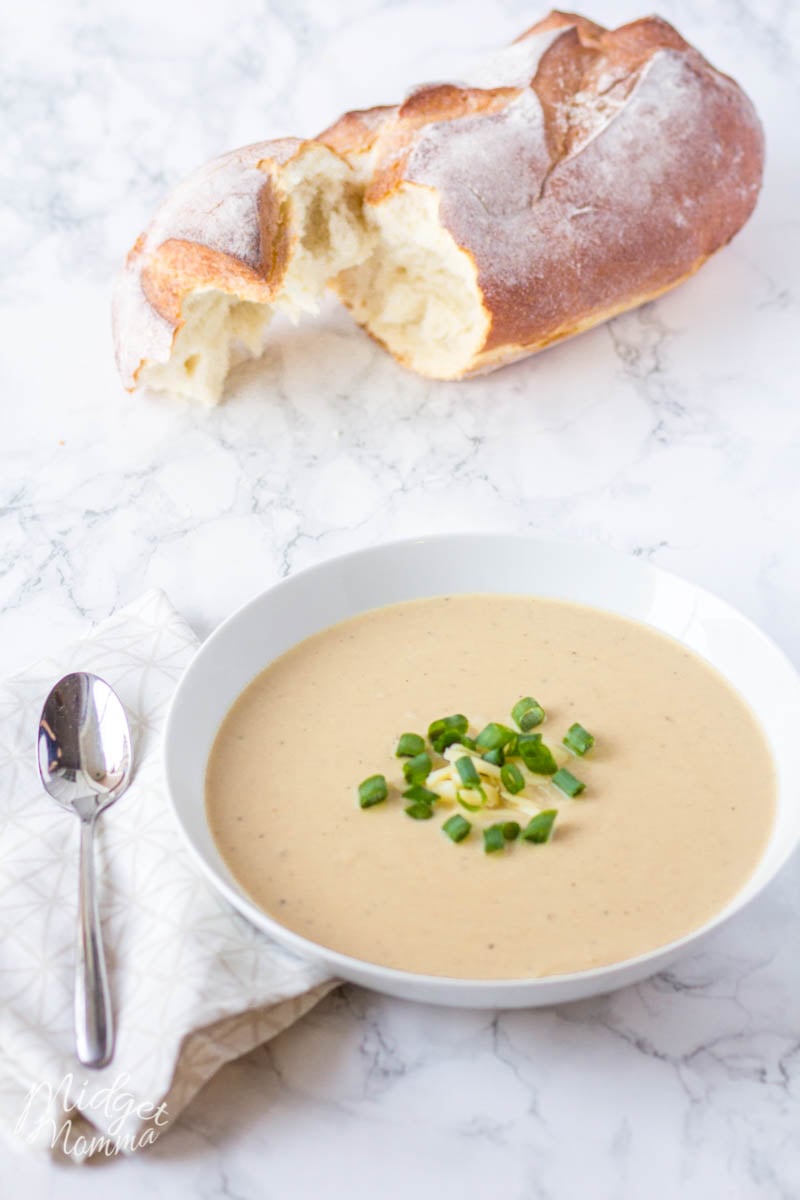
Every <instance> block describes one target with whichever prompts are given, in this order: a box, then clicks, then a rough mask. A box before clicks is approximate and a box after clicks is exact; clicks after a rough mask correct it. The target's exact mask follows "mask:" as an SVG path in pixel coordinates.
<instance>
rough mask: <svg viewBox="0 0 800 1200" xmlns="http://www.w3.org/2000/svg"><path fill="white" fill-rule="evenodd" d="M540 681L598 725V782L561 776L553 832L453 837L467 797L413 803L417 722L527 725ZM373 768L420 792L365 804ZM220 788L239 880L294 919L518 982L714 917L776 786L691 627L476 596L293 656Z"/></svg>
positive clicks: (396, 613)
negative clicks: (695, 649) (570, 792)
mask: <svg viewBox="0 0 800 1200" xmlns="http://www.w3.org/2000/svg"><path fill="white" fill-rule="evenodd" d="M523 696H533V697H535V698H537V699H538V700H539V701H540V702H541V704H542V705H543V706H544V708H545V709H546V711H547V718H546V721H545V723H544V724H543V725H542V726H541V727H540V732H541V733H542V735H543V738H544V740H545V742H546V743H548V744H552V745H556V744H558V743H560V739H561V737H562V736H563V733H564V732H565V730H566V729H567V728H568V727H569V726H570V725H572V723H573V722H580V723H581V724H582V725H584V726H585V727H586V728H587V729H589V730H591V732H592V733H593V734H594V736H595V739H596V744H595V746H594V748H593V749H592V751H591V752H590V753H589V754H587V755H586V756H585V757H584V758H580V759H575V760H574V763H571V764H570V769H571V770H572V771H573V772H574V773H575V774H576V775H579V776H580V778H581V779H582V780H583V782H585V784H586V790H585V792H584V793H583V794H582V795H581V796H580V797H579V798H576V799H569V798H568V797H566V796H565V795H563V794H562V793H560V792H558V791H557V789H556V788H554V787H552V786H550V787H549V789H548V790H549V792H551V793H552V795H549V797H548V806H549V807H555V808H557V809H558V817H557V820H556V825H555V829H554V833H553V837H552V840H551V841H550V842H549V843H547V844H546V845H529V844H523V843H522V842H519V841H518V842H514V843H513V844H510V845H509V846H508V848H507V849H506V850H504V851H503V852H501V853H496V854H486V853H484V851H483V846H482V844H481V840H480V836H479V835H477V836H476V831H473V833H472V834H471V835H470V836H469V837H468V838H467V840H465V841H464V842H461V843H459V844H454V843H453V842H452V841H451V840H450V839H449V838H448V837H447V836H446V835H445V834H444V833H443V832H442V829H441V826H442V823H443V821H444V820H445V819H446V818H447V817H448V816H450V815H451V814H452V812H453V811H455V810H454V809H452V808H448V809H447V810H445V809H444V808H442V810H441V811H439V807H438V805H437V811H436V813H435V816H434V818H433V819H432V820H422V821H418V820H412V819H410V818H409V817H407V816H406V815H405V813H404V811H403V806H404V804H405V803H406V801H403V800H402V799H401V798H400V790H401V788H402V786H404V785H403V784H402V760H399V759H397V758H396V757H395V756H394V749H395V745H396V743H397V739H398V736H399V735H400V734H401V733H403V732H406V731H417V732H419V733H421V734H422V735H423V736H424V735H425V733H426V731H427V729H428V725H429V724H430V722H431V721H432V720H434V719H435V718H438V717H442V716H444V715H446V714H450V713H464V714H466V715H467V716H469V718H470V723H471V727H472V728H473V729H480V728H481V726H482V725H483V724H484V723H486V722H487V721H496V720H499V721H510V716H509V713H510V709H511V706H512V705H513V704H514V703H515V702H516V701H517V700H518V699H519V698H520V697H523ZM575 764H576V765H575ZM374 773H383V774H385V776H386V778H387V780H388V781H389V782H390V784H392V783H396V782H397V781H399V782H400V785H401V787H400V788H396V787H394V788H392V791H391V794H390V796H389V799H387V800H386V801H385V802H384V803H382V804H379V805H377V806H375V807H372V808H369V809H361V808H359V807H358V801H357V789H358V785H359V783H360V782H361V781H362V780H363V779H364V778H365V777H366V776H369V775H372V774H374ZM206 803H207V812H208V820H209V823H210V826H211V829H212V831H213V835H214V838H215V840H216V843H217V846H218V847H219V850H220V853H221V854H222V856H223V858H224V859H225V861H226V863H227V864H228V866H229V868H230V870H231V871H232V873H233V875H234V876H235V877H236V879H237V880H238V881H239V882H240V884H241V885H242V887H243V888H244V889H245V891H246V892H247V893H248V894H249V895H250V896H251V897H252V899H253V900H254V901H255V902H256V904H258V905H259V907H261V908H262V909H264V911H265V912H267V913H270V914H271V915H272V916H274V917H275V918H276V919H277V920H278V921H280V922H281V924H283V925H285V926H286V927H288V928H289V929H291V930H294V931H295V932H296V933H299V934H302V935H303V936H304V937H307V938H310V939H311V940H312V941H314V942H317V943H319V944H321V945H323V946H327V947H330V948H332V949H334V950H338V951H341V952H342V953H345V954H349V955H353V956H354V957H356V958H360V959H366V960H368V961H370V962H374V963H380V964H384V965H386V966H391V967H398V968H401V969H403V970H407V971H419V972H424V973H427V974H431V975H449V976H455V977H461V978H473V979H486V978H492V979H505V978H524V977H531V976H540V975H550V974H555V973H560V972H567V971H583V970H586V969H588V968H590V967H598V966H602V965H605V964H608V963H614V962H619V961H621V960H623V959H626V958H630V957H632V956H634V955H638V954H642V953H644V952H646V951H649V950H653V949H654V948H656V947H657V946H661V945H663V944H665V943H667V942H670V941H673V940H674V939H675V938H679V937H681V936H682V935H683V934H686V933H689V932H690V931H691V930H693V929H696V928H697V927H698V926H700V925H702V924H703V923H704V922H705V921H706V920H708V919H709V918H710V917H712V916H713V915H714V914H715V913H717V912H718V911H719V910H720V909H721V908H722V907H723V906H724V905H725V904H726V903H727V902H728V901H729V900H730V899H731V898H732V897H733V896H734V894H735V893H736V892H737V891H738V890H739V888H740V887H741V886H742V884H743V883H744V881H745V880H746V879H747V877H748V876H749V875H750V873H751V872H752V871H753V868H754V867H755V865H756V862H757V861H758V859H759V857H760V856H761V854H762V852H763V850H764V848H765V845H766V842H767V839H768V837H769V833H770V829H771V824H772V820H773V811H774V804H775V781H774V772H773V766H772V761H771V756H770V752H769V749H768V747H767V744H766V740H765V738H764V736H763V734H762V732H761V730H760V728H759V726H758V724H757V723H756V721H755V719H754V717H753V715H752V713H751V712H750V711H749V709H748V707H747V705H746V704H745V703H744V701H743V700H742V699H741V697H740V696H739V695H738V693H737V692H735V691H734V690H733V688H731V687H730V685H729V684H727V683H726V681H725V680H724V679H723V678H722V677H721V676H720V675H719V674H718V673H717V672H716V671H715V670H714V669H712V668H711V667H710V666H708V664H707V663H705V662H704V661H703V660H702V659H700V658H699V657H698V656H697V655H695V654H694V653H692V652H690V651H689V650H687V649H685V647H683V646H682V645H680V644H679V643H678V642H676V641H673V640H672V639H670V638H668V637H665V636H664V635H662V634H661V633H658V632H656V631H655V630H653V629H651V628H649V627H648V626H645V625H642V624H639V623H636V622H633V621H629V620H626V619H624V618H621V617H617V616H614V615H613V614H610V613H607V612H602V611H599V610H596V609H592V608H588V607H584V606H581V605H575V604H570V603H565V602H561V601H554V600H544V599H537V598H530V597H522V596H499V595H474V596H452V597H439V598H434V599H426V600H418V601H412V602H409V603H405V604H397V605H391V606H389V607H386V608H381V609H375V610H373V611H371V612H366V613H363V614H362V615H360V616H358V617H355V618H353V619H352V620H348V621H344V622H342V623H341V624H338V625H335V626H333V627H332V628H330V629H326V630H324V631H323V632H321V633H318V634H316V635H314V636H313V637H310V638H308V639H307V640H306V641H304V642H302V643H300V644H299V645H297V646H295V647H294V648H293V649H292V650H290V651H289V652H288V653H287V654H284V655H283V656H282V657H281V658H279V659H277V660H276V661H275V662H274V663H273V664H272V665H271V666H270V667H268V668H267V669H266V670H265V671H263V672H262V673H261V674H260V675H259V676H258V677H257V678H256V679H255V680H254V681H253V682H252V683H251V684H250V685H249V687H248V688H247V689H246V690H245V691H244V692H243V694H242V695H241V696H240V697H239V699H238V700H237V701H236V703H235V704H234V706H233V708H232V709H231V710H230V712H229V713H228V715H227V717H226V718H225V720H224V722H223V724H222V727H221V729H220V731H219V734H218V736H217V739H216V741H215V743H214V747H213V750H212V753H211V756H210V759H209V764H208V770H207V777H206ZM464 815H465V816H466V815H468V814H464Z"/></svg>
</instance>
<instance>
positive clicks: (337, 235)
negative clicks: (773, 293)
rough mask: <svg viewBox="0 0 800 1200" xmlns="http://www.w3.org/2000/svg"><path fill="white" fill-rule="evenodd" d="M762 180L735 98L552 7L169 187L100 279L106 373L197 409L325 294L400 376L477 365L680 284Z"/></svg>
mask: <svg viewBox="0 0 800 1200" xmlns="http://www.w3.org/2000/svg"><path fill="white" fill-rule="evenodd" d="M762 167H763V139H762V134H761V127H760V124H759V122H758V118H757V116H756V114H755V112H754V110H753V107H752V105H751V104H750V101H749V100H748V99H747V97H746V96H745V94H744V93H743V92H742V91H741V89H740V88H739V87H738V86H737V84H736V83H734V81H733V80H731V79H729V78H728V77H727V76H725V75H722V74H720V73H719V72H718V71H716V70H715V69H714V68H713V67H711V66H710V64H709V63H708V62H707V61H706V60H705V59H704V58H703V57H702V56H701V55H700V54H699V53H698V52H697V51H696V50H694V49H693V48H692V47H691V46H689V45H688V44H687V43H686V42H685V41H684V40H683V38H682V37H681V36H680V35H679V34H678V33H677V32H676V31H675V30H674V29H673V28H672V27H671V26H670V25H668V24H667V23H666V22H664V21H661V20H660V19H658V18H654V17H651V18H645V19H643V20H640V21H633V22H631V23H630V24H629V25H625V26H622V27H621V28H620V29H617V30H614V31H609V30H606V29H603V28H602V27H601V26H599V25H596V24H595V23H593V22H591V21H588V20H587V19H586V18H583V17H579V16H576V15H572V14H568V13H551V14H550V16H549V17H546V18H545V19H544V20H543V21H541V22H539V24H538V25H535V26H534V27H533V28H532V29H530V30H528V31H527V32H526V33H525V34H523V36H522V37H521V38H520V39H519V40H518V41H517V42H516V43H514V44H513V45H512V46H510V47H508V48H507V49H506V50H505V51H502V52H500V53H499V54H497V55H495V56H493V57H492V58H491V59H489V60H488V61H487V62H485V63H483V64H481V65H480V66H479V67H477V68H475V69H473V70H472V71H470V72H468V74H467V76H466V77H465V78H464V79H462V80H461V82H460V83H458V84H434V85H427V86H423V87H420V88H416V89H414V90H413V91H412V92H411V93H409V95H408V96H407V97H406V99H405V101H403V102H402V103H401V104H399V105H394V106H385V107H381V108H376V109H372V110H366V111H363V112H352V113H347V114H345V115H344V116H343V117H342V118H340V120H339V121H337V122H336V123H335V124H334V125H333V126H331V128H330V129H328V130H326V131H325V132H324V133H323V134H321V135H320V136H319V137H318V138H317V139H314V140H311V141H305V142H303V141H299V140H297V139H283V140H281V141H276V142H266V143H261V144H257V145H255V146H248V147H245V148H244V149H242V150H239V151H234V152H233V153H232V154H229V155H225V156H223V158H221V159H218V160H216V161H215V162H214V163H211V164H209V165H208V166H207V167H204V168H202V169H201V170H200V171H199V172H196V173H195V175H193V176H191V177H190V178H189V179H188V180H187V181H186V182H185V183H184V184H182V185H181V186H180V187H178V188H177V189H176V190H175V191H174V192H173V193H172V194H171V196H170V197H169V198H168V199H167V201H166V202H165V204H164V205H163V207H162V209H161V210H160V211H159V213H158V214H157V215H156V217H155V219H154V221H153V223H152V225H151V226H150V228H149V230H148V231H147V232H146V233H145V234H144V235H143V236H142V237H141V238H140V239H139V240H138V242H137V243H136V245H135V247H134V249H133V250H132V252H131V254H130V255H129V258H128V263H127V265H126V268H125V271H124V272H123V274H122V276H121V278H120V280H119V282H118V285H117V289H116V296H115V306H114V308H115V312H114V326H115V343H116V351H117V360H118V364H119V368H120V373H121V375H122V377H123V380H124V381H125V383H126V385H127V386H129V387H134V386H140V385H143V386H151V387H155V388H160V389H165V390H168V391H173V392H177V393H180V394H183V395H186V396H190V397H192V398H198V399H201V400H204V401H206V402H214V401H215V400H217V399H218V398H219V396H220V395H221V394H222V390H223V387H224V383H225V379H226V377H227V375H228V372H229V370H230V368H231V365H232V364H233V363H234V362H235V361H236V359H237V356H239V355H240V354H257V353H259V352H260V350H261V346H262V339H263V336H264V331H265V329H266V328H267V325H268V323H269V321H270V318H271V316H272V314H273V313H274V312H276V311H281V312H284V313H287V314H288V315H289V316H290V317H291V318H292V319H296V318H297V317H298V316H299V315H300V314H302V313H307V312H314V311H316V309H317V306H318V303H319V300H320V297H321V295H322V294H323V292H324V290H325V289H326V288H327V287H331V288H333V289H334V290H335V291H336V292H337V293H338V295H339V296H340V297H341V299H342V300H343V301H344V303H345V304H346V305H347V306H348V308H349V309H350V310H351V312H352V314H353V316H354V317H355V319H356V320H357V321H358V322H359V323H360V324H361V325H363V326H364V328H365V329H367V330H368V332H369V333H370V334H371V335H372V336H373V337H374V338H376V339H377V340H378V341H379V342H380V343H382V344H383V345H384V346H385V347H386V348H387V349H388V350H389V351H390V352H391V353H392V354H393V355H394V356H395V357H396V358H397V359H398V360H399V361H400V362H401V363H403V364H404V365H406V366H408V367H410V368H411V369H413V370H415V371H417V372H419V373H421V374H423V375H428V376H430V377H433V378H437V379H457V378H462V377H463V376H465V375H469V374H471V373H473V372H476V371H483V370H490V369H493V368H494V367H496V366H501V365H502V364H503V363H506V362H510V361H513V360H514V359H515V358H519V357H521V356H523V355H525V354H530V353H532V352H534V351H536V350H539V349H542V348H544V347H546V346H548V345H550V344H551V343H552V342H554V341H556V340H558V339H560V338H564V337H568V336H570V335H572V334H575V333H578V332H580V331H582V330H584V329H588V328H590V327H591V326H592V325H595V324H597V323H598V322H599V321H603V320H606V319H608V318H609V317H611V316H614V315H615V314H617V313H619V312H622V311H624V310H625V309H627V308H631V307H633V306H634V305H637V304H640V303H642V302H644V301H645V300H648V299H652V298H653V297H655V296H658V295H660V294H661V293H662V292H664V291H666V290H667V289H668V288H671V287H674V286H675V285H676V284H677V283H680V282H681V280H683V279H685V278H687V277H688V276H689V275H691V274H692V273H693V272H694V271H695V270H696V269H697V268H698V267H699V266H700V265H701V264H702V263H703V262H705V261H706V259H707V258H708V257H709V256H710V255H711V254H713V253H714V252H715V251H716V250H718V249H719V248H720V247H721V246H724V245H725V244H726V242H728V241H729V240H730V239H731V238H732V237H733V236H734V234H735V233H736V232H737V231H738V230H739V229H740V228H741V226H742V225H743V224H744V222H745V221H746V220H747V218H748V216H749V215H750V213H751V212H752V209H753V207H754V205H755V202H756V198H757V195H758V191H759V187H760V183H761V174H762Z"/></svg>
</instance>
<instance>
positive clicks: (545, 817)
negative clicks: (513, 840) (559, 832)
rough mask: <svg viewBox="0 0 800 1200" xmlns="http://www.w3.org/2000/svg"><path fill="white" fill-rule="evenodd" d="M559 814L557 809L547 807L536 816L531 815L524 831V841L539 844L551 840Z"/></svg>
mask: <svg viewBox="0 0 800 1200" xmlns="http://www.w3.org/2000/svg"><path fill="white" fill-rule="evenodd" d="M557 816H558V810H557V809H555V808H546V809H544V810H543V811H542V812H539V813H537V814H536V816H535V817H531V819H530V821H529V822H528V824H527V825H526V826H525V828H524V829H523V831H522V838H523V841H526V842H533V843H534V844H539V845H541V844H542V843H543V842H549V841H550V838H551V836H552V833H553V825H554V824H555V820H556V817H557Z"/></svg>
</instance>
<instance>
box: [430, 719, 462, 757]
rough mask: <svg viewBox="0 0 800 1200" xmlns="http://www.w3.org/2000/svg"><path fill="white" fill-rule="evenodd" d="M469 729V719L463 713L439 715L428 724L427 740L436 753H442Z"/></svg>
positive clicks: (458, 740) (459, 739)
mask: <svg viewBox="0 0 800 1200" xmlns="http://www.w3.org/2000/svg"><path fill="white" fill-rule="evenodd" d="M468 729H469V721H468V720H467V718H466V717H465V716H464V715H463V713H455V714H454V716H452V717H440V719H439V720H438V721H432V722H431V724H430V725H429V726H428V741H429V742H430V744H431V745H432V746H433V748H434V750H435V751H436V753H437V754H442V753H443V752H444V751H445V750H446V749H447V747H448V746H452V745H453V743H454V742H460V741H461V738H462V737H463V736H464V734H465V733H466V732H467V730H468Z"/></svg>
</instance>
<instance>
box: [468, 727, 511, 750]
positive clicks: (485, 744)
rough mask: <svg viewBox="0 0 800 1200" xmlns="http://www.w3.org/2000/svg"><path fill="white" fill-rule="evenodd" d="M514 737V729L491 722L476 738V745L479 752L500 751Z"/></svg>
mask: <svg viewBox="0 0 800 1200" xmlns="http://www.w3.org/2000/svg"><path fill="white" fill-rule="evenodd" d="M513 737H514V730H513V729H509V728H508V726H507V725H498V724H497V722H496V721H490V722H489V724H488V725H486V726H484V728H483V729H482V730H481V731H480V733H479V734H478V736H477V737H476V738H475V745H476V746H477V748H478V749H479V750H500V749H502V747H503V746H505V745H507V744H508V743H509V742H510V741H511V739H512V738H513Z"/></svg>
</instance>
